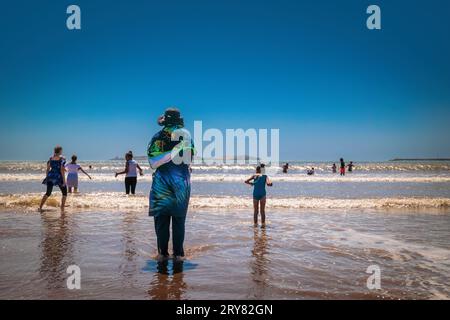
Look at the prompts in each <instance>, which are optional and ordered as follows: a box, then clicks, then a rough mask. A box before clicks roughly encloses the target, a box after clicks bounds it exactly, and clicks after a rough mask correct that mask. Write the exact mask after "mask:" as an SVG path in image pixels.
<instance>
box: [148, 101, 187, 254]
mask: <svg viewBox="0 0 450 320" xmlns="http://www.w3.org/2000/svg"><path fill="white" fill-rule="evenodd" d="M158 124H159V125H161V126H163V127H164V128H163V129H162V130H161V131H159V132H157V133H156V134H155V135H154V136H153V138H152V139H151V141H150V143H149V144H148V147H147V156H148V160H149V163H150V166H151V168H152V169H154V170H155V172H154V173H153V181H152V188H151V190H150V206H149V215H150V216H153V217H154V220H155V231H156V237H157V244H158V254H159V255H158V260H159V262H163V261H167V259H168V258H169V248H168V247H169V238H170V230H169V229H170V221H171V220H172V244H173V256H174V261H175V262H179V261H183V260H184V249H183V243H184V233H185V222H186V215H187V210H188V205H189V198H190V192H191V181H190V178H191V174H190V168H189V165H190V163H191V161H192V157H193V153H194V146H193V143H192V139H191V136H190V134H189V132H188V131H187V130H186V129H184V121H183V118H182V117H181V115H180V111H179V110H178V109H176V108H168V109H167V110H166V111H165V113H164V115H163V116H160V117H159V118H158Z"/></svg>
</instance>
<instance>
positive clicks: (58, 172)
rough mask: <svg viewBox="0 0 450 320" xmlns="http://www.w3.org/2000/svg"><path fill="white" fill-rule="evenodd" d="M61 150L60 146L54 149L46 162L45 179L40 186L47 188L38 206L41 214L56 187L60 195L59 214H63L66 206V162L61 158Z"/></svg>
mask: <svg viewBox="0 0 450 320" xmlns="http://www.w3.org/2000/svg"><path fill="white" fill-rule="evenodd" d="M62 151H63V148H62V147H61V146H56V147H55V149H54V153H53V156H52V157H50V159H49V160H48V161H47V170H46V177H45V179H44V181H42V184H45V185H46V186H47V191H46V192H45V194H44V196H43V197H42V200H41V204H40V205H39V209H38V210H39V212H42V207H43V206H44V204H45V202H46V201H47V199H48V197H50V196H51V194H52V191H53V187H54V186H58V187H59V189H60V190H61V193H62V198H61V213H64V207H65V205H66V198H67V186H66V177H65V170H64V164H65V163H66V160H65V159H64V157H63V156H62Z"/></svg>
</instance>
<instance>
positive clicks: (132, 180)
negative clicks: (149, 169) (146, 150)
mask: <svg viewBox="0 0 450 320" xmlns="http://www.w3.org/2000/svg"><path fill="white" fill-rule="evenodd" d="M125 160H126V163H125V170H124V171H121V172H116V175H115V176H116V177H117V176H118V175H120V174H125V193H126V194H130V191H131V194H135V191H136V184H137V170H139V174H140V175H141V176H143V175H144V173H143V171H142V168H141V167H140V166H139V164H138V163H137V162H136V161H135V160H133V152H131V151H128V152H127V153H126V154H125Z"/></svg>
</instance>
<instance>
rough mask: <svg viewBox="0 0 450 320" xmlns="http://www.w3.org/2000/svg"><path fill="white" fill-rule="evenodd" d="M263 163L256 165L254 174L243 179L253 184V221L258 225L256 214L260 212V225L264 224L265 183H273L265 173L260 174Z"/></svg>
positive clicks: (263, 225)
mask: <svg viewBox="0 0 450 320" xmlns="http://www.w3.org/2000/svg"><path fill="white" fill-rule="evenodd" d="M263 168H264V164H261V165H259V166H257V167H256V174H254V175H253V176H251V177H250V178H248V179H247V180H245V183H246V184H249V185H251V186H253V222H254V224H255V226H257V225H258V215H259V213H260V212H261V227H265V225H266V185H267V186H269V187H271V186H272V185H273V184H272V182H271V181H270V179H269V177H268V176H267V175H266V174H261V172H262V169H263Z"/></svg>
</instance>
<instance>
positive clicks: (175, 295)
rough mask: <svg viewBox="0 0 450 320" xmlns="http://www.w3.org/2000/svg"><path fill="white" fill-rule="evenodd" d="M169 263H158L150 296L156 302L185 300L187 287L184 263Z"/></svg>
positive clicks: (149, 292) (151, 284)
mask: <svg viewBox="0 0 450 320" xmlns="http://www.w3.org/2000/svg"><path fill="white" fill-rule="evenodd" d="M171 267H172V268H170V266H169V261H163V262H158V263H157V272H156V273H155V274H154V276H153V279H152V281H151V283H150V289H149V290H148V295H149V296H150V298H151V299H154V300H171V299H177V300H178V299H184V296H183V295H184V294H185V292H186V290H187V285H186V283H185V282H184V280H183V278H184V273H183V267H184V266H183V262H172V266H171Z"/></svg>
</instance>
